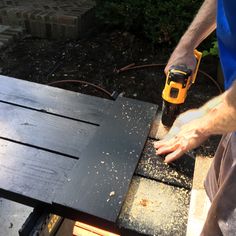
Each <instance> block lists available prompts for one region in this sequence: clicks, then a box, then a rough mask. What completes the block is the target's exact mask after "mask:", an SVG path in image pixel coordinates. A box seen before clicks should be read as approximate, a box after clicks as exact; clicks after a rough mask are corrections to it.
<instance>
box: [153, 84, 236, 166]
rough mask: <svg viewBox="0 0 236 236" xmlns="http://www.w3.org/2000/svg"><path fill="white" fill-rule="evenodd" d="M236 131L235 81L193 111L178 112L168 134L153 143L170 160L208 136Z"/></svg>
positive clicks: (194, 146) (158, 152)
mask: <svg viewBox="0 0 236 236" xmlns="http://www.w3.org/2000/svg"><path fill="white" fill-rule="evenodd" d="M232 131H236V81H235V82H234V84H233V85H232V86H231V88H230V89H229V90H227V91H225V92H224V93H223V94H221V95H220V96H217V97H215V98H213V99H212V100H210V101H209V102H207V103H206V104H205V105H203V106H202V107H200V108H199V109H196V110H191V111H187V112H185V113H183V114H181V115H180V116H179V117H178V118H177V119H176V121H175V123H174V124H173V127H172V128H171V130H170V132H169V135H168V136H167V138H165V139H163V140H162V141H159V142H156V143H155V148H156V149H157V154H167V153H170V154H169V155H167V156H166V159H165V162H167V163H169V162H171V161H173V160H175V159H177V158H179V157H180V156H182V155H183V154H184V153H185V152H186V151H188V150H191V149H193V148H196V147H198V146H199V145H200V144H201V143H202V142H203V141H205V140H206V139H207V138H208V137H209V136H210V135H213V134H225V133H228V132H232Z"/></svg>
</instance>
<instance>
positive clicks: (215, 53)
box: [202, 40, 219, 57]
mask: <svg viewBox="0 0 236 236" xmlns="http://www.w3.org/2000/svg"><path fill="white" fill-rule="evenodd" d="M208 55H211V56H217V57H218V56H219V51H218V42H217V41H216V40H214V41H213V42H212V47H211V48H210V49H209V50H204V51H203V52H202V56H203V57H205V56H208Z"/></svg>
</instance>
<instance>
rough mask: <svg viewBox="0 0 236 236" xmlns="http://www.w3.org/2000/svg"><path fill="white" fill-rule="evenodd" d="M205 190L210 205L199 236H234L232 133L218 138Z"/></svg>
mask: <svg viewBox="0 0 236 236" xmlns="http://www.w3.org/2000/svg"><path fill="white" fill-rule="evenodd" d="M205 189H206V192H207V195H208V197H209V199H210V200H211V203H212V204H211V207H210V209H209V212H208V216H207V219H206V222H205V225H204V227H203V230H202V233H201V235H202V236H203V235H204V236H211V235H212V236H218V235H227V236H231V235H232V236H234V235H236V133H230V134H227V135H224V136H223V137H222V139H221V142H220V144H219V146H218V148H217V151H216V154H215V157H214V160H213V162H212V165H211V167H210V169H209V172H208V175H207V178H206V180H205Z"/></svg>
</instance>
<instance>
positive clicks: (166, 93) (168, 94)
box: [162, 49, 202, 104]
mask: <svg viewBox="0 0 236 236" xmlns="http://www.w3.org/2000/svg"><path fill="white" fill-rule="evenodd" d="M194 55H195V57H196V59H197V65H196V68H195V70H194V72H193V73H189V74H188V73H187V72H186V71H182V70H179V69H178V67H177V66H176V68H175V67H174V66H173V67H172V69H170V70H169V72H168V74H167V76H166V83H165V88H164V89H163V92H162V98H163V99H164V100H165V101H167V102H169V103H171V104H182V103H184V101H185V98H186V96H187V91H188V89H189V87H190V86H191V85H192V84H193V83H194V82H195V80H196V76H197V72H198V69H199V65H200V61H201V57H202V53H201V52H199V51H197V50H196V49H195V50H194ZM170 73H172V74H174V73H176V74H182V75H183V76H184V77H185V76H186V79H187V80H186V81H187V82H186V84H185V85H184V86H183V83H182V82H178V81H173V80H172V79H170ZM173 91H174V92H173Z"/></svg>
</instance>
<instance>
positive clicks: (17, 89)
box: [0, 76, 194, 235]
mask: <svg viewBox="0 0 236 236" xmlns="http://www.w3.org/2000/svg"><path fill="white" fill-rule="evenodd" d="M156 112H157V106H156V105H154V104H150V103H145V102H141V101H137V100H133V99H128V98H124V97H118V98H117V99H116V100H115V101H112V100H108V99H103V98H98V97H93V96H89V95H85V94H79V93H75V92H71V91H66V90H63V89H59V88H53V87H50V86H46V85H40V84H36V83H32V82H28V81H23V80H18V79H14V78H9V77H5V76H0V124H1V125H0V146H1V151H0V196H1V197H3V198H6V199H9V200H12V201H14V202H17V203H21V204H24V205H26V206H27V207H26V208H25V207H23V206H22V205H17V206H19V208H20V209H26V210H23V212H24V214H26V212H28V210H27V209H30V210H32V209H31V208H28V207H33V208H37V209H44V211H47V212H49V213H53V214H57V215H60V216H62V217H64V218H69V219H72V220H80V221H81V222H86V223H89V224H91V225H94V226H99V227H101V228H105V229H108V230H110V231H112V232H115V233H119V234H122V235H128V234H126V233H125V234H124V233H123V232H130V233H132V232H137V229H138V228H137V224H140V218H142V215H141V214H140V210H137V209H135V211H134V212H132V209H134V205H133V204H134V202H135V201H136V203H137V204H136V205H139V207H141V208H142V211H144V212H145V208H146V210H147V208H148V207H150V208H152V209H153V210H152V211H151V212H152V214H151V215H149V216H150V217H146V218H147V219H146V223H145V222H142V225H144V226H145V225H146V226H145V227H143V228H142V227H140V228H139V229H138V230H139V231H140V233H142V234H148V235H150V234H153V232H162V235H164V234H166V233H170V232H173V233H174V232H177V231H178V230H179V229H178V228H177V229H176V227H173V226H174V225H175V223H174V222H175V220H173V221H172V224H169V226H168V227H167V226H165V227H164V228H160V229H153V225H150V222H149V221H150V219H151V218H152V217H155V215H157V214H158V212H159V214H160V210H161V211H162V213H163V219H165V218H166V217H168V215H167V214H164V212H165V211H166V212H168V202H169V204H170V203H171V202H172V204H174V205H178V210H177V209H175V211H173V209H170V210H172V215H173V214H176V217H180V216H181V215H180V212H181V211H182V213H183V211H186V210H185V209H186V206H187V205H188V200H189V189H190V188H191V186H190V185H191V177H192V167H193V163H194V162H193V161H189V158H186V159H184V158H183V161H182V162H181V164H179V165H177V166H178V168H176V166H175V165H174V166H168V167H167V166H166V165H165V164H164V163H163V162H162V159H161V158H159V159H158V158H156V155H155V150H154V149H153V146H152V140H148V141H147V138H148V134H149V131H150V127H151V124H152V120H153V119H154V117H155V115H156ZM143 149H144V151H143ZM145 150H146V151H145ZM140 157H141V161H140V162H139V160H140ZM186 160H187V162H186ZM185 162H186V163H187V164H186V163H185ZM150 163H152V164H151V165H150ZM150 166H151V167H150ZM186 166H187V168H186ZM167 172H168V174H166V173H167ZM134 174H135V176H134ZM133 176H134V177H133ZM145 188H146V190H145ZM140 191H141V192H140ZM167 192H168V196H169V197H170V199H169V201H165V203H164V204H162V202H160V201H159V202H158V201H157V202H155V201H156V200H155V196H156V195H158V194H160V195H159V197H160V196H161V195H163V196H162V198H163V199H164V198H165V197H166V196H167V195H165V193H167ZM174 194H176V196H174ZM150 198H151V199H152V200H150ZM4 204H5V205H6V204H10V205H11V204H13V203H9V202H7V203H5V200H4ZM14 204H15V203H14ZM157 206H159V208H157ZM13 208H14V207H13ZM0 209H1V208H0ZM10 212H11V211H10ZM1 214H2V212H1ZM17 214H19V212H18V213H17ZM132 214H133V215H132ZM168 214H169V213H168ZM183 215H185V218H186V212H185V213H183ZM8 216H9V213H8ZM143 216H144V215H143ZM174 216H175V215H174ZM143 218H145V217H143ZM149 218H150V219H149ZM182 218H183V219H184V220H187V219H185V218H184V217H182ZM163 219H161V218H160V219H159V223H160V224H159V225H160V227H161V225H163V224H164V223H163V222H164V221H163ZM173 219H174V218H173ZM165 220H166V219H165ZM23 222H24V221H23ZM148 225H149V226H148ZM177 225H183V223H180V224H177ZM13 226H14V224H13ZM13 226H12V227H13ZM0 227H1V223H0ZM12 227H11V225H10V227H9V228H12ZM148 227H149V229H148ZM153 230H154V231H153ZM158 230H159V231H158ZM176 230H177V231H176ZM4 235H7V234H6V233H4ZM9 235H10V234H9ZM134 235H137V233H134ZM166 235H168V234H166Z"/></svg>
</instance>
